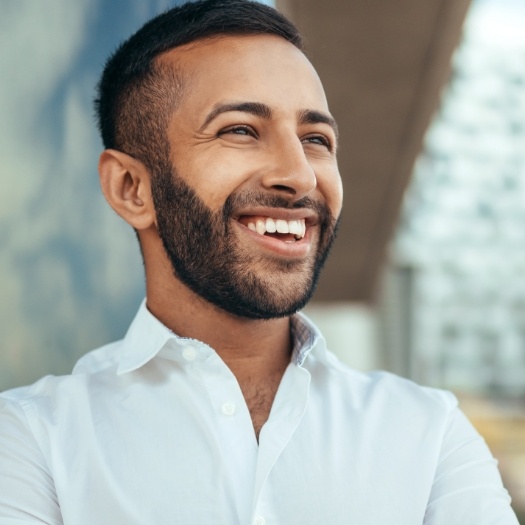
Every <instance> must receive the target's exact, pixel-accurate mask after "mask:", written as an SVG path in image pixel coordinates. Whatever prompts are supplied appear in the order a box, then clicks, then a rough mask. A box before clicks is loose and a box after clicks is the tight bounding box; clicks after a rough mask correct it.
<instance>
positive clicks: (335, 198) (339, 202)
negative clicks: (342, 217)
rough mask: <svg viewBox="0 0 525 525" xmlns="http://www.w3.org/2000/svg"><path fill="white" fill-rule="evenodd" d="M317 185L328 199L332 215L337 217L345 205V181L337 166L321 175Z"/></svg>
mask: <svg viewBox="0 0 525 525" xmlns="http://www.w3.org/2000/svg"><path fill="white" fill-rule="evenodd" d="M317 185H318V188H319V190H320V191H321V193H322V194H323V195H324V197H325V199H326V203H327V204H328V207H329V208H330V210H331V211H332V215H333V216H334V217H335V218H337V217H339V214H340V213H341V208H342V206H343V183H342V180H341V176H340V174H339V170H338V169H337V166H335V167H333V168H332V169H330V170H326V171H325V172H324V173H323V175H319V176H318V179H317Z"/></svg>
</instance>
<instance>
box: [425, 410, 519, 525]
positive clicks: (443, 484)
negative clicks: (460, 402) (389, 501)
mask: <svg viewBox="0 0 525 525" xmlns="http://www.w3.org/2000/svg"><path fill="white" fill-rule="evenodd" d="M424 525H519V523H518V520H517V518H516V515H515V514H514V512H513V510H512V508H511V506H510V497H509V495H508V493H507V491H506V490H505V488H504V487H503V483H502V481H501V477H500V474H499V471H498V467H497V461H496V460H495V459H494V458H493V457H492V454H491V453H490V451H489V449H488V447H487V445H486V444H485V441H484V440H483V438H482V437H481V436H480V435H479V434H478V432H477V431H476V430H475V429H474V427H473V426H472V424H471V423H470V422H469V421H468V419H467V418H466V417H465V415H464V414H463V413H462V412H461V411H460V410H459V409H458V408H457V407H455V408H454V409H453V410H452V412H451V415H450V420H449V426H448V429H447V431H446V434H445V436H444V441H443V447H442V449H441V454H440V458H439V464H438V467H437V471H436V476H435V478H434V483H433V486H432V490H431V493H430V498H429V502H428V506H427V511H426V514H425V520H424Z"/></svg>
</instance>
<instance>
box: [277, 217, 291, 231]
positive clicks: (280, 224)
mask: <svg viewBox="0 0 525 525" xmlns="http://www.w3.org/2000/svg"><path fill="white" fill-rule="evenodd" d="M275 227H276V229H277V231H278V232H279V233H289V232H290V228H288V221H283V220H282V219H277V220H276V221H275Z"/></svg>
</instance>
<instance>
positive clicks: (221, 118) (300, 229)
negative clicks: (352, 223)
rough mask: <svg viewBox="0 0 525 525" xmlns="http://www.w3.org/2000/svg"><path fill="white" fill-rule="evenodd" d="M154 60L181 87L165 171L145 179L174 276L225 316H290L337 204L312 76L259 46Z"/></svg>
mask: <svg viewBox="0 0 525 525" xmlns="http://www.w3.org/2000/svg"><path fill="white" fill-rule="evenodd" d="M161 60H163V61H164V62H167V63H169V62H171V63H172V64H173V66H174V67H177V68H182V70H183V72H184V76H185V78H189V79H190V81H189V83H188V84H187V85H186V86H185V88H184V95H183V97H182V100H181V103H180V104H179V106H178V108H177V109H176V110H175V113H174V115H173V117H172V119H171V122H170V125H169V127H168V132H167V137H168V141H169V146H170V150H171V159H170V162H169V163H167V166H166V167H165V169H163V170H160V172H159V173H154V174H153V176H152V189H153V198H154V203H155V210H156V215H157V227H158V232H159V236H160V237H161V239H162V242H163V245H164V248H165V250H166V253H167V254H168V257H169V259H170V261H171V264H172V266H173V269H174V273H175V275H176V276H177V277H178V278H179V279H180V280H181V281H182V282H183V283H185V284H186V285H187V286H188V287H189V288H190V289H192V290H193V291H194V292H196V293H197V294H198V295H200V296H201V297H203V298H204V299H206V300H207V301H209V302H210V303H212V304H214V305H216V306H218V307H219V308H222V309H223V310H226V311H228V312H230V313H232V314H234V315H237V316H240V317H246V318H273V317H280V316H286V315H290V314H291V313H293V312H295V311H297V310H298V309H299V308H301V307H302V306H304V304H306V302H307V301H308V299H309V298H310V297H311V295H312V293H313V291H314V288H315V283H316V281H317V277H318V274H319V271H320V269H321V266H322V264H323V263H324V260H325V258H326V255H327V253H328V249H329V247H330V245H331V242H332V240H333V237H334V235H335V227H336V226H335V225H336V221H337V218H338V216H339V213H340V209H341V201H342V189H341V181H340V176H339V172H338V168H337V162H336V157H335V147H336V133H335V130H334V127H333V122H332V119H331V117H330V115H329V112H328V107H327V103H326V99H325V96H324V92H323V89H322V86H321V83H320V81H319V79H318V77H317V75H316V73H315V71H314V70H313V68H312V66H311V65H310V63H309V62H308V60H307V59H306V58H305V56H304V55H303V54H302V53H301V52H300V51H299V50H298V49H296V48H295V47H294V46H292V45H291V44H290V43H288V42H286V41H285V40H283V39H281V38H278V37H274V36H266V35H265V36H243V37H223V38H216V39H212V40H209V41H204V42H198V43H196V44H191V45H188V46H184V47H181V48H178V49H176V50H173V51H171V52H169V53H167V54H166V55H164V57H162V59H161ZM275 229H277V231H275ZM272 230H273V231H272ZM287 230H288V231H287Z"/></svg>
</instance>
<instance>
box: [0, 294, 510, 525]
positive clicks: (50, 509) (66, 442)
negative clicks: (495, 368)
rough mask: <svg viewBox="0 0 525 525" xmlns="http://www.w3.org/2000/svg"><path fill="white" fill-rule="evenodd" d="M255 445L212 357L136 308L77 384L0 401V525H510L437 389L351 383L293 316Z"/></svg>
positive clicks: (354, 378)
mask: <svg viewBox="0 0 525 525" xmlns="http://www.w3.org/2000/svg"><path fill="white" fill-rule="evenodd" d="M292 331H293V335H294V341H295V349H294V352H293V359H292V362H291V363H290V365H289V366H288V368H287V370H286V372H285V375H284V377H283V379H282V382H281V385H280V386H279V390H278V392H277V395H276V398H275V401H274V404H273V406H272V410H271V413H270V416H269V419H268V421H267V422H266V424H265V425H264V427H263V428H262V430H261V433H260V440H259V444H258V443H257V440H256V437H255V434H254V430H253V426H252V422H251V419H250V414H249V412H248V408H247V406H246V403H245V401H244V398H243V396H242V393H241V390H240V388H239V385H238V383H237V381H236V379H235V377H234V376H233V374H232V373H231V372H230V370H229V369H228V368H227V366H226V365H225V364H224V362H223V361H222V360H221V359H220V358H219V356H218V355H217V354H216V352H215V351H214V350H213V349H211V348H210V347H209V346H207V345H206V344H204V343H201V342H199V341H195V340H191V339H184V338H180V337H177V336H176V335H174V334H173V333H172V332H171V331H170V330H168V329H167V328H166V327H165V326H164V325H162V324H161V323H160V322H159V321H158V320H157V319H156V318H155V317H153V316H152V315H151V314H150V313H149V312H148V310H147V308H146V306H145V304H144V303H143V305H142V306H141V308H140V310H139V312H138V314H137V316H136V318H135V320H134V321H133V323H132V325H131V327H130V329H129V331H128V333H127V335H126V337H125V338H124V339H123V340H122V341H118V342H116V343H113V344H110V345H107V346H104V347H102V348H100V349H98V350H96V351H94V352H91V353H89V354H87V355H86V356H84V357H83V358H82V359H81V360H80V361H79V362H78V363H77V365H76V367H75V369H74V371H73V374H72V375H70V376H64V377H52V376H48V377H45V378H43V379H41V380H40V381H38V382H37V383H35V384H34V385H32V386H30V387H24V388H18V389H14V390H11V391H7V392H5V393H3V394H2V395H0V525H23V524H24V523H30V524H37V523H39V524H41V523H46V524H53V525H55V524H62V523H63V524H66V525H138V524H141V525H163V524H177V525H201V524H202V525H214V524H224V525H237V524H238V525H248V524H254V525H274V524H275V525H276V524H279V525H296V524H297V525H299V524H301V525H303V524H305V525H325V524H326V525H343V524H345V525H349V524H356V525H421V524H423V523H424V524H425V525H469V524H472V525H489V524H490V525H511V524H512V525H516V524H517V523H518V522H517V520H516V518H515V517H514V514H513V512H512V511H511V509H510V506H509V497H508V494H507V492H506V491H505V489H504V488H503V486H502V484H501V479H500V476H499V473H498V470H497V467H496V462H495V460H494V459H493V458H492V456H491V455H490V452H489V451H488V449H487V447H486V445H485V443H484V441H483V440H482V439H481V438H480V437H479V435H478V434H477V433H476V432H475V430H474V429H473V428H472V426H471V425H470V424H469V423H468V421H467V420H466V419H465V417H464V416H463V415H462V413H461V412H460V411H459V410H458V408H457V402H456V400H455V398H454V397H453V396H452V395H451V394H449V393H447V392H443V391H439V390H433V389H428V388H421V387H419V386H417V385H415V384H413V383H411V382H410V381H406V380H403V379H400V378H398V377H396V376H393V375H391V374H388V373H383V372H376V373H368V374H363V373H358V372H355V371H353V370H350V369H348V368H346V367H345V366H343V365H342V364H340V363H339V362H338V361H337V359H336V358H335V357H334V356H333V355H332V354H330V353H329V352H328V351H327V350H326V349H325V343H324V339H323V338H322V336H321V335H320V334H319V332H318V331H317V329H316V328H315V327H314V326H313V325H312V324H311V323H310V322H309V321H308V320H307V319H306V318H305V317H304V316H302V315H297V316H295V317H294V318H293V324H292Z"/></svg>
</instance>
